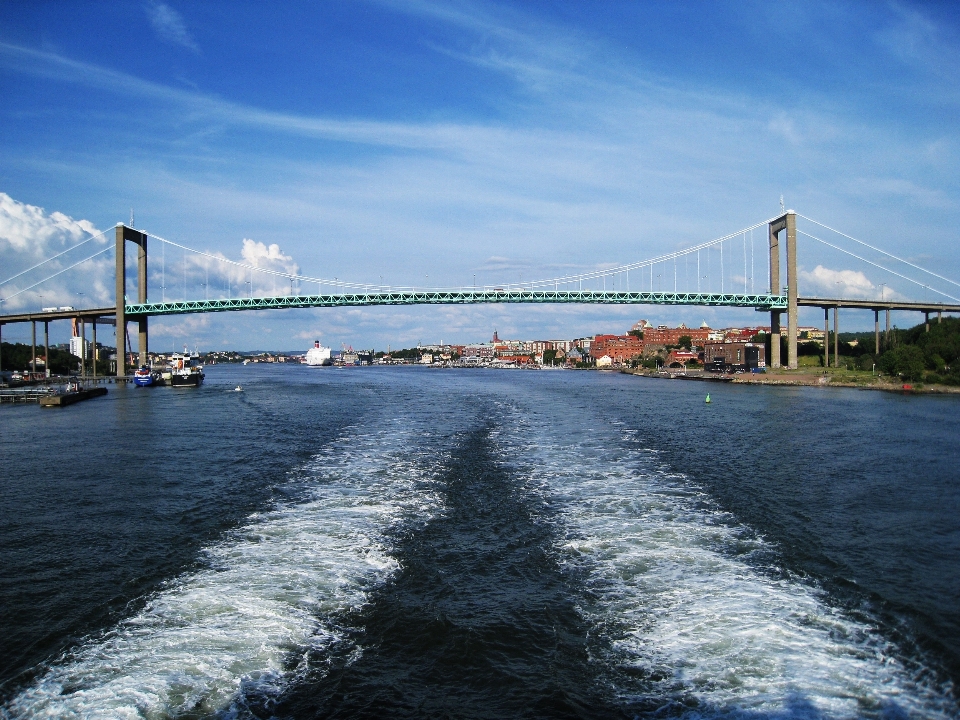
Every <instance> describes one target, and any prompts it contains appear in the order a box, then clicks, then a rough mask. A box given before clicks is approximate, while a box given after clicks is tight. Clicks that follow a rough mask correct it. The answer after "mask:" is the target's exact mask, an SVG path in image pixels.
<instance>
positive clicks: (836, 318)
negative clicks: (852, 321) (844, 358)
mask: <svg viewBox="0 0 960 720" xmlns="http://www.w3.org/2000/svg"><path fill="white" fill-rule="evenodd" d="M833 366H834V367H840V306H839V305H837V306H836V307H835V308H834V309H833Z"/></svg>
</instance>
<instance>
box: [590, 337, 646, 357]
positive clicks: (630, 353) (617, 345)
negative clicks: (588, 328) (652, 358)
mask: <svg viewBox="0 0 960 720" xmlns="http://www.w3.org/2000/svg"><path fill="white" fill-rule="evenodd" d="M643 342H644V341H643V340H641V339H640V338H638V337H636V336H635V335H597V336H596V337H595V338H594V339H593V342H591V343H590V356H591V357H592V358H593V359H594V360H599V359H600V358H602V357H603V356H604V355H606V356H607V357H609V358H610V359H611V360H613V362H615V363H626V362H630V361H631V360H633V359H634V358H637V357H640V355H642V354H643Z"/></svg>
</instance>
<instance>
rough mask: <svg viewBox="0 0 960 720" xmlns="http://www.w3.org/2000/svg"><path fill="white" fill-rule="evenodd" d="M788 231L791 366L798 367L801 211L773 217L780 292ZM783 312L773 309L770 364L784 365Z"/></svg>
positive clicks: (773, 269)
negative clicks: (782, 249)
mask: <svg viewBox="0 0 960 720" xmlns="http://www.w3.org/2000/svg"><path fill="white" fill-rule="evenodd" d="M781 230H786V231H787V367H788V368H791V369H793V370H796V369H797V215H796V213H795V212H793V211H792V210H790V211H788V212H787V213H786V214H785V215H782V216H781V217H779V218H777V219H776V220H773V221H772V222H771V223H770V225H769V236H770V294H771V295H779V294H780V293H781V292H782V291H783V289H782V288H781V287H780V238H779V235H780V231H781ZM780 313H781V311H779V310H771V311H770V366H771V367H775V368H777V367H780Z"/></svg>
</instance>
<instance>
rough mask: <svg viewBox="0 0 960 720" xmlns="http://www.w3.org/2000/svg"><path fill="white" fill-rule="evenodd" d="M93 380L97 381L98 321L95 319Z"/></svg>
mask: <svg viewBox="0 0 960 720" xmlns="http://www.w3.org/2000/svg"><path fill="white" fill-rule="evenodd" d="M93 379H94V380H96V379H97V319H96V318H94V319H93Z"/></svg>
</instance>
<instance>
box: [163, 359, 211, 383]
mask: <svg viewBox="0 0 960 720" xmlns="http://www.w3.org/2000/svg"><path fill="white" fill-rule="evenodd" d="M168 372H169V374H170V378H169V381H168V382H169V383H170V385H171V386H172V387H200V385H202V384H203V378H204V375H203V365H202V364H201V363H200V357H199V356H198V355H197V354H196V353H194V354H193V355H190V354H189V353H187V352H184V353H183V354H182V355H181V354H180V353H174V354H173V355H172V356H171V357H170V368H169V370H168ZM164 378H166V373H164Z"/></svg>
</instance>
